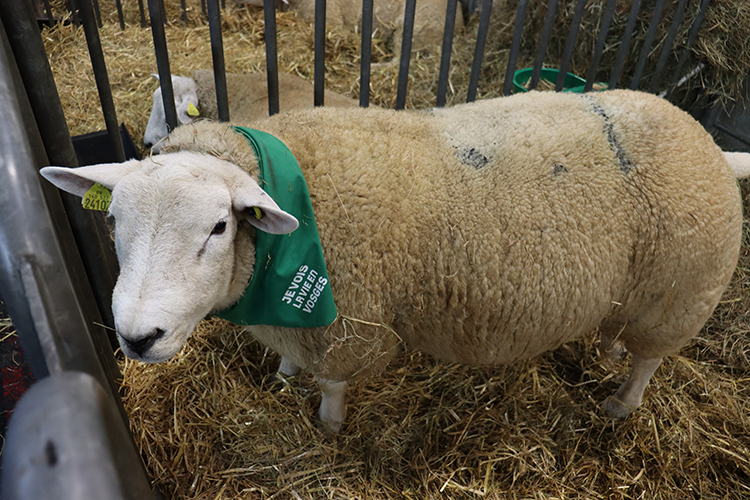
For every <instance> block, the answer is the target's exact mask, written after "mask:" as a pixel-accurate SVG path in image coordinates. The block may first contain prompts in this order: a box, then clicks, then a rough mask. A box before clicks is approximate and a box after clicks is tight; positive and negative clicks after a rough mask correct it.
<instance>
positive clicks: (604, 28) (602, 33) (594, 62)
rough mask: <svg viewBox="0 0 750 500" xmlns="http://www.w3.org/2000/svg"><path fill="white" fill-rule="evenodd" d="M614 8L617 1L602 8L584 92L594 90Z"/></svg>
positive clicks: (609, 0)
mask: <svg viewBox="0 0 750 500" xmlns="http://www.w3.org/2000/svg"><path fill="white" fill-rule="evenodd" d="M616 6H617V0H608V1H607V6H606V7H605V8H604V16H603V17H602V24H601V28H600V29H599V36H598V37H597V39H596V45H595V46H594V55H593V56H592V57H591V65H590V66H589V72H588V75H587V76H586V86H585V87H584V91H586V92H589V91H590V90H591V89H592V88H594V80H596V72H597V71H598V70H599V62H600V61H601V60H602V54H603V53H604V46H605V45H606V43H607V34H609V26H610V25H611V24H612V17H613V16H614V14H615V7H616Z"/></svg>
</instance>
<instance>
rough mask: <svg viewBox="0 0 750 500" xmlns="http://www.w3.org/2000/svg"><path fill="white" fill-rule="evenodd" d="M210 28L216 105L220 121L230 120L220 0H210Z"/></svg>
mask: <svg viewBox="0 0 750 500" xmlns="http://www.w3.org/2000/svg"><path fill="white" fill-rule="evenodd" d="M208 30H209V32H210V35H211V58H212V60H213V63H214V83H215V85H216V107H217V109H218V112H219V121H222V122H228V121H229V99H228V98H227V74H226V70H225V67H224V43H223V40H222V37H221V11H220V10H219V0H208Z"/></svg>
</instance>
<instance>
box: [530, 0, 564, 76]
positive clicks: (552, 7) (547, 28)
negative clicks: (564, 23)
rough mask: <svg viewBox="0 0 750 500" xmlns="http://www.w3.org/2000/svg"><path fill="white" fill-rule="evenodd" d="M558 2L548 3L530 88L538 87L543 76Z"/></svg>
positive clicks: (555, 0)
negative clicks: (543, 67)
mask: <svg viewBox="0 0 750 500" xmlns="http://www.w3.org/2000/svg"><path fill="white" fill-rule="evenodd" d="M557 2H558V0H549V4H547V15H546V16H545V18H544V27H543V28H542V38H541V40H539V48H538V49H537V52H536V59H535V60H534V69H533V70H532V72H531V80H529V90H534V89H535V88H537V86H538V85H539V80H540V79H541V77H542V66H543V65H544V57H545V56H546V55H547V45H549V39H550V38H551V37H552V26H553V23H554V22H555V13H556V12H557Z"/></svg>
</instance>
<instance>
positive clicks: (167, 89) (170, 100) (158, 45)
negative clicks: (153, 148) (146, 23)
mask: <svg viewBox="0 0 750 500" xmlns="http://www.w3.org/2000/svg"><path fill="white" fill-rule="evenodd" d="M148 15H149V17H150V18H151V35H152V36H153V38H154V53H155V55H156V67H157V69H158V71H159V86H160V87H161V97H162V100H163V101H164V116H165V117H166V119H167V128H168V129H169V130H174V129H175V128H177V109H176V108H175V105H174V89H173V88H172V72H171V71H170V70H169V52H168V51H167V36H166V35H165V33H164V23H163V22H162V21H163V19H164V14H163V13H162V3H161V0H148Z"/></svg>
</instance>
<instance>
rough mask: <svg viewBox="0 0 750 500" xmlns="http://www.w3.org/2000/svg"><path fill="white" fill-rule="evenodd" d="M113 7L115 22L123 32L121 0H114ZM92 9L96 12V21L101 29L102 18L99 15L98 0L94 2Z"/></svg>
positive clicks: (123, 21)
mask: <svg viewBox="0 0 750 500" xmlns="http://www.w3.org/2000/svg"><path fill="white" fill-rule="evenodd" d="M115 6H117V20H118V21H119V23H120V29H121V30H123V31H124V30H125V18H124V16H123V14H122V1H121V0H115ZM94 9H95V10H96V19H97V21H98V25H99V27H100V28H101V27H102V18H101V16H100V15H99V0H94Z"/></svg>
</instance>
